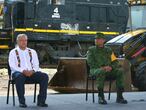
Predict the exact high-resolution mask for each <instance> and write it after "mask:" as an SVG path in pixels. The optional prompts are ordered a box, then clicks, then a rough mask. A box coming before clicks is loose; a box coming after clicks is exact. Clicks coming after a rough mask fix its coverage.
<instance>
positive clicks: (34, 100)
mask: <svg viewBox="0 0 146 110" xmlns="http://www.w3.org/2000/svg"><path fill="white" fill-rule="evenodd" d="M36 88H37V84H35V86H34V99H33V102H34V103H35V102H36Z"/></svg>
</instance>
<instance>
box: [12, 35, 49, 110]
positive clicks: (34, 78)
mask: <svg viewBox="0 0 146 110" xmlns="http://www.w3.org/2000/svg"><path fill="white" fill-rule="evenodd" d="M17 45H18V46H17V47H16V48H14V49H13V50H11V51H10V53H9V66H10V68H11V73H12V78H13V79H14V80H15V83H16V89H17V94H18V98H19V106H20V107H24V108H25V107H27V105H26V103H25V97H24V93H25V89H24V84H25V82H36V83H39V84H40V91H39V95H38V100H37V105H38V106H40V107H47V106H48V105H47V104H46V103H45V100H46V98H47V87H48V79H49V78H48V75H47V74H46V73H42V72H40V71H39V61H38V56H37V53H36V51H35V50H33V49H30V48H28V47H27V35H26V34H19V35H18V36H17Z"/></svg>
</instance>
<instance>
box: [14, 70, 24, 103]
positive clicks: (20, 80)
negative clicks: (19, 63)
mask: <svg viewBox="0 0 146 110" xmlns="http://www.w3.org/2000/svg"><path fill="white" fill-rule="evenodd" d="M12 77H13V79H14V80H15V83H16V90H17V94H18V98H19V102H20V103H23V104H24V103H25V97H24V94H25V90H24V84H25V81H26V76H24V75H23V74H22V73H20V72H15V73H13V75H12Z"/></svg>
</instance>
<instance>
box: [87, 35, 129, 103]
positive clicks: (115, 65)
mask: <svg viewBox="0 0 146 110" xmlns="http://www.w3.org/2000/svg"><path fill="white" fill-rule="evenodd" d="M95 38H96V40H97V41H96V40H95V43H96V46H92V47H90V48H89V51H88V53H87V63H88V65H89V66H90V74H91V75H95V76H98V77H97V87H98V97H99V98H98V103H99V104H107V102H106V100H105V98H104V93H103V88H104V81H105V79H106V77H112V78H114V79H116V86H117V100H116V102H117V103H122V104H127V100H125V99H124V98H123V95H122V92H123V91H124V84H123V71H122V69H121V67H120V65H119V62H118V61H117V60H114V61H112V59H111V55H112V50H111V48H109V47H106V46H103V44H98V43H99V41H100V40H101V39H103V40H104V39H105V36H104V34H102V33H97V35H96V36H95ZM103 40H102V41H100V43H101V42H102V43H104V41H103ZM98 45H100V46H103V47H98ZM104 66H110V67H112V70H111V71H110V72H106V71H105V70H103V69H101V67H104Z"/></svg>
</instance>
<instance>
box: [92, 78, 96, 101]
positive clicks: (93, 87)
mask: <svg viewBox="0 0 146 110" xmlns="http://www.w3.org/2000/svg"><path fill="white" fill-rule="evenodd" d="M92 98H93V103H94V102H95V99H94V80H93V79H92Z"/></svg>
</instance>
